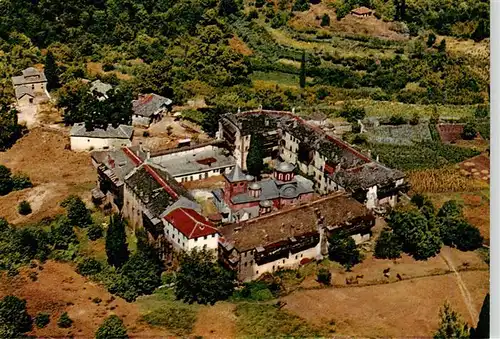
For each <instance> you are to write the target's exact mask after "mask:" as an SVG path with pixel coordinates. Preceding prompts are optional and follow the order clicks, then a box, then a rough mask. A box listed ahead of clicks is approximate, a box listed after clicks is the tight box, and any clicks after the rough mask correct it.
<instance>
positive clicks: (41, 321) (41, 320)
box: [35, 313, 50, 328]
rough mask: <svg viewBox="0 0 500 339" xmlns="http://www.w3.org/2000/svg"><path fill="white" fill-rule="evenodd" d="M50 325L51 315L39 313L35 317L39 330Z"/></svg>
mask: <svg viewBox="0 0 500 339" xmlns="http://www.w3.org/2000/svg"><path fill="white" fill-rule="evenodd" d="M49 323H50V314H47V313H38V314H37V315H36V317H35V325H36V327H38V328H44V327H45V326H47V325H48V324H49Z"/></svg>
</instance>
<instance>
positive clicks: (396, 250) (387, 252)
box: [375, 229, 403, 259]
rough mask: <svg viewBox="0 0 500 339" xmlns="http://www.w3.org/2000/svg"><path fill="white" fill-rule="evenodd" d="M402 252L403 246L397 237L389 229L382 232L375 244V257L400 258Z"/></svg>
mask: <svg viewBox="0 0 500 339" xmlns="http://www.w3.org/2000/svg"><path fill="white" fill-rule="evenodd" d="M402 250H403V246H402V244H401V240H399V238H398V236H397V235H395V234H394V233H393V232H391V230H390V229H384V230H382V232H381V233H380V236H379V238H378V239H377V242H376V244H375V257H376V258H379V259H396V258H400V257H401V252H402Z"/></svg>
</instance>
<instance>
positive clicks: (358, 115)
mask: <svg viewBox="0 0 500 339" xmlns="http://www.w3.org/2000/svg"><path fill="white" fill-rule="evenodd" d="M339 115H340V116H341V117H342V118H345V119H347V121H348V122H350V123H355V122H358V120H363V119H364V118H365V116H366V112H365V109H364V108H363V107H354V106H351V105H349V104H347V105H344V106H343V107H342V110H341V111H340V114H339Z"/></svg>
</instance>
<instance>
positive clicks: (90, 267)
mask: <svg viewBox="0 0 500 339" xmlns="http://www.w3.org/2000/svg"><path fill="white" fill-rule="evenodd" d="M76 271H77V272H78V273H79V274H81V275H85V276H87V275H94V274H98V273H100V272H101V271H102V264H101V263H100V262H99V261H97V260H95V259H94V258H86V259H84V260H83V261H81V262H80V263H78V265H77V266H76Z"/></svg>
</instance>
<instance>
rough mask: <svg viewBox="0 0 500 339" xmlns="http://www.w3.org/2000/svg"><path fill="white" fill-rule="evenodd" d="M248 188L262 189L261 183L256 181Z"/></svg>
mask: <svg viewBox="0 0 500 339" xmlns="http://www.w3.org/2000/svg"><path fill="white" fill-rule="evenodd" d="M248 188H250V189H251V190H260V189H261V187H260V185H259V184H258V183H256V182H253V183H251V184H250V186H248Z"/></svg>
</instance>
